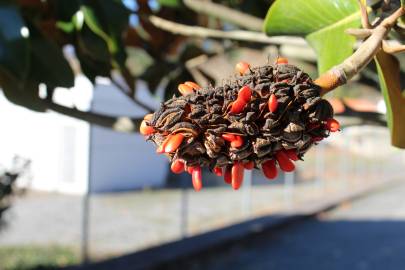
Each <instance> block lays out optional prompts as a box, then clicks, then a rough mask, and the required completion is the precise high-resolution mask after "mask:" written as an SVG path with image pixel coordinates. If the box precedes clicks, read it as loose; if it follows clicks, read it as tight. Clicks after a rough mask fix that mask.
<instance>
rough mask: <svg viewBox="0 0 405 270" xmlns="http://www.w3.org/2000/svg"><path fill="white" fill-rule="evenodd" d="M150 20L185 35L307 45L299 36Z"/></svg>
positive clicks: (164, 28) (159, 19) (172, 31)
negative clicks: (270, 34) (270, 35)
mask: <svg viewBox="0 0 405 270" xmlns="http://www.w3.org/2000/svg"><path fill="white" fill-rule="evenodd" d="M149 21H150V22H151V23H152V24H153V25H154V26H156V27H158V28H160V29H163V30H165V31H168V32H171V33H174V34H179V35H183V36H191V37H200V38H217V39H231V40H239V41H248V42H257V43H265V44H286V43H288V44H294V45H302V46H306V42H305V40H304V39H303V38H298V37H287V36H279V37H268V36H266V35H265V34H263V33H259V32H252V31H242V30H237V31H221V30H215V29H209V28H205V27H200V26H189V25H184V24H180V23H175V22H172V21H169V20H166V19H163V18H160V17H157V16H154V15H152V16H149Z"/></svg>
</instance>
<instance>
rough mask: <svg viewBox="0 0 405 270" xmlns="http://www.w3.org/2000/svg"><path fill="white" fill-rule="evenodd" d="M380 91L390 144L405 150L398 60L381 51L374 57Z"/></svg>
mask: <svg viewBox="0 0 405 270" xmlns="http://www.w3.org/2000/svg"><path fill="white" fill-rule="evenodd" d="M375 60H376V63H377V71H378V77H379V80H380V86H381V91H382V93H383V96H384V100H385V104H386V107H387V123H388V127H389V129H390V132H391V144H392V145H393V146H396V147H399V148H405V125H404V123H405V97H404V96H403V94H402V91H401V90H402V88H401V84H400V68H399V62H398V60H397V59H396V58H395V57H394V56H393V55H390V54H387V53H385V52H383V51H382V50H381V51H380V52H379V53H378V54H377V56H376V57H375Z"/></svg>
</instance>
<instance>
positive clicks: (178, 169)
mask: <svg viewBox="0 0 405 270" xmlns="http://www.w3.org/2000/svg"><path fill="white" fill-rule="evenodd" d="M170 169H171V170H172V172H173V173H177V174H179V173H182V172H184V162H183V161H181V160H180V159H175V160H173V162H172V165H171V166H170Z"/></svg>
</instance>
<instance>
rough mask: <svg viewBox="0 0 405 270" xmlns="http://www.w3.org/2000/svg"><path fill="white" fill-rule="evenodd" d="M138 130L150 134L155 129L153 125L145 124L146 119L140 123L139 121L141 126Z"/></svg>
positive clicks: (143, 133)
mask: <svg viewBox="0 0 405 270" xmlns="http://www.w3.org/2000/svg"><path fill="white" fill-rule="evenodd" d="M139 132H140V133H141V134H142V135H150V134H152V133H155V132H156V131H155V129H154V128H153V127H151V126H148V125H147V124H146V121H145V120H143V121H142V123H141V126H140V127H139Z"/></svg>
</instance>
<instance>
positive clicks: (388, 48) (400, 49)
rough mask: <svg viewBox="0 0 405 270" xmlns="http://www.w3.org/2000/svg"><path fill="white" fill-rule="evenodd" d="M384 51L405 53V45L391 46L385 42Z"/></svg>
mask: <svg viewBox="0 0 405 270" xmlns="http://www.w3.org/2000/svg"><path fill="white" fill-rule="evenodd" d="M382 49H383V50H384V52H386V53H390V54H394V53H400V52H405V45H402V44H398V45H390V44H389V43H388V42H387V41H386V40H383V43H382Z"/></svg>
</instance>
